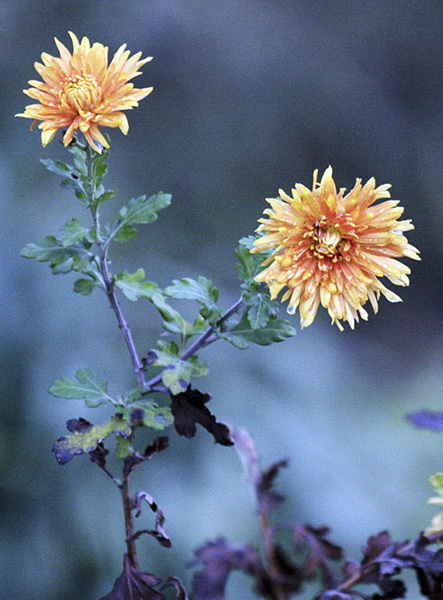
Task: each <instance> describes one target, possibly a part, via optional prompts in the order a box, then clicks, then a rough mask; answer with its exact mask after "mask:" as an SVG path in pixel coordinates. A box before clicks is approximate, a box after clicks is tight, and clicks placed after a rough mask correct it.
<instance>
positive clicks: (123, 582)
mask: <svg viewBox="0 0 443 600" xmlns="http://www.w3.org/2000/svg"><path fill="white" fill-rule="evenodd" d="M160 582H161V579H159V578H158V577H156V576H155V575H151V574H150V573H145V572H143V571H139V570H138V569H136V568H135V567H134V566H132V565H131V564H130V562H129V559H128V556H127V555H126V554H125V558H124V563H123V573H122V574H121V575H120V577H119V578H118V579H116V581H115V583H114V587H113V588H112V591H111V592H110V593H109V594H107V595H106V596H103V598H101V599H100V600H165V596H164V595H163V594H161V593H160V592H157V591H156V590H154V588H153V587H152V586H156V585H158V584H159V583H160Z"/></svg>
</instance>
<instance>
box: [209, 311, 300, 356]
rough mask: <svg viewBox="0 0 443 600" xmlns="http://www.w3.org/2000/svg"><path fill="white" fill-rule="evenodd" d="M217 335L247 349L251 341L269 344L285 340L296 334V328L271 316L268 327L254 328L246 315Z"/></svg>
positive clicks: (283, 320)
mask: <svg viewBox="0 0 443 600" xmlns="http://www.w3.org/2000/svg"><path fill="white" fill-rule="evenodd" d="M217 335H218V336H219V337H221V338H223V339H225V340H227V341H228V342H230V343H231V344H233V345H234V346H236V347H237V348H240V349H245V348H247V347H248V346H249V344H250V343H254V344H258V345H259V346H268V345H269V344H273V343H274V342H282V341H283V340H285V339H287V338H289V337H292V336H293V335H295V329H294V328H293V327H292V326H291V325H290V324H289V322H288V321H286V320H285V319H279V318H278V317H275V316H273V317H270V318H269V320H268V323H267V325H266V327H262V328H260V329H252V328H251V324H250V323H249V320H248V318H247V316H246V315H244V316H243V318H242V319H241V320H240V321H239V322H238V323H237V324H236V325H235V326H234V327H232V328H231V329H229V330H228V331H222V332H220V333H217Z"/></svg>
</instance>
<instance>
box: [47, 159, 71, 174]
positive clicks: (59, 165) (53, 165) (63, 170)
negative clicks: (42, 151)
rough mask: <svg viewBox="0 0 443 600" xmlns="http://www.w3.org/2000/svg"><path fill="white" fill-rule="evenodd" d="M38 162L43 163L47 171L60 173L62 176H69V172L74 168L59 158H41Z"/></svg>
mask: <svg viewBox="0 0 443 600" xmlns="http://www.w3.org/2000/svg"><path fill="white" fill-rule="evenodd" d="M40 162H41V163H42V164H43V165H45V167H46V168H47V169H48V171H51V172H52V173H55V174H56V175H61V176H62V177H66V176H68V177H70V176H71V173H72V172H73V171H74V169H73V168H72V167H71V166H69V165H67V164H66V163H64V162H62V161H61V160H53V159H52V158H41V159H40Z"/></svg>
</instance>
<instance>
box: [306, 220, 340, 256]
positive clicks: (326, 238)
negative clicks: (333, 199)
mask: <svg viewBox="0 0 443 600" xmlns="http://www.w3.org/2000/svg"><path fill="white" fill-rule="evenodd" d="M310 237H312V244H311V250H312V252H313V254H314V256H315V257H316V258H317V260H321V259H323V258H332V260H333V261H334V262H336V261H337V260H338V258H339V256H340V249H341V246H342V242H343V232H342V230H341V229H340V227H339V226H338V225H334V224H332V223H329V222H328V221H327V220H326V218H325V217H320V219H318V220H317V221H316V223H315V226H314V228H313V229H312V231H311V232H310Z"/></svg>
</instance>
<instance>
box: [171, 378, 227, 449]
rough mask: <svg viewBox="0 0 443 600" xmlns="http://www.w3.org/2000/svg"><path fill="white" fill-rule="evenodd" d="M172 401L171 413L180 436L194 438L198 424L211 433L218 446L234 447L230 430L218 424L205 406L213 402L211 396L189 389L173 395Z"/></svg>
mask: <svg viewBox="0 0 443 600" xmlns="http://www.w3.org/2000/svg"><path fill="white" fill-rule="evenodd" d="M171 399H172V403H171V412H172V415H173V417H174V425H175V429H176V431H177V433H178V434H179V435H184V436H185V437H187V438H191V437H194V435H195V433H196V430H197V427H196V426H197V424H198V425H201V426H202V427H203V428H204V429H206V431H209V433H210V434H212V435H213V437H214V440H215V441H216V442H217V443H218V444H221V445H222V446H232V445H233V443H234V442H233V440H232V437H231V433H230V431H229V428H228V427H227V426H226V425H224V424H223V423H218V422H217V421H216V419H215V417H214V415H212V414H211V412H210V411H209V409H208V408H207V407H206V406H205V404H207V403H208V402H209V400H211V396H210V395H209V394H203V393H202V392H199V391H198V390H192V389H191V387H188V389H187V390H186V391H185V392H181V393H180V394H176V395H171Z"/></svg>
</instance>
